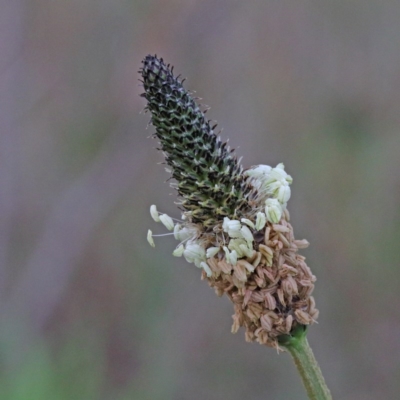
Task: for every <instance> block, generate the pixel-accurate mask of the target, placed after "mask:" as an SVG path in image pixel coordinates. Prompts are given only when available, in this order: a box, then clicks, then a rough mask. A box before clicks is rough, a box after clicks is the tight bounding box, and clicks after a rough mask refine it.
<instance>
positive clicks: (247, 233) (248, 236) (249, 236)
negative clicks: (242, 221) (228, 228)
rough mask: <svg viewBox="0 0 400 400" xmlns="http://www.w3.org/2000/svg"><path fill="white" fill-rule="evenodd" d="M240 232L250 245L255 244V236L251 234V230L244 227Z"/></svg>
mask: <svg viewBox="0 0 400 400" xmlns="http://www.w3.org/2000/svg"><path fill="white" fill-rule="evenodd" d="M240 232H241V234H242V236H243V238H244V239H245V240H246V242H247V243H248V244H251V243H253V241H254V237H253V234H252V233H251V230H250V229H249V228H248V227H247V226H242V228H241V229H240Z"/></svg>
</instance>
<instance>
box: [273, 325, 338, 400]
mask: <svg viewBox="0 0 400 400" xmlns="http://www.w3.org/2000/svg"><path fill="white" fill-rule="evenodd" d="M279 342H280V345H281V346H283V347H284V348H286V349H287V350H288V351H289V353H290V354H291V355H292V357H293V360H294V363H295V364H296V367H297V370H298V371H299V374H300V376H301V379H302V381H303V384H304V386H305V388H306V391H307V394H308V397H309V398H310V400H332V396H331V393H330V391H329V389H328V387H327V386H326V383H325V379H324V377H323V375H322V372H321V369H320V368H319V366H318V363H317V360H316V359H315V357H314V354H313V352H312V350H311V347H310V345H309V344H308V341H307V337H306V330H305V328H304V327H303V326H299V327H298V328H297V329H296V331H295V332H292V335H291V336H289V335H285V336H284V337H281V338H280V340H279Z"/></svg>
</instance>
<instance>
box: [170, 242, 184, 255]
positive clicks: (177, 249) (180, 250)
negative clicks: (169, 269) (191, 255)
mask: <svg viewBox="0 0 400 400" xmlns="http://www.w3.org/2000/svg"><path fill="white" fill-rule="evenodd" d="M184 250H185V248H184V247H183V244H181V245H180V246H178V247H177V248H176V249H175V250H174V251H173V253H172V255H173V256H175V257H182V254H183V252H184Z"/></svg>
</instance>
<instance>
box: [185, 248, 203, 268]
mask: <svg viewBox="0 0 400 400" xmlns="http://www.w3.org/2000/svg"><path fill="white" fill-rule="evenodd" d="M183 256H184V257H185V258H186V261H187V262H189V263H195V264H196V265H197V264H199V263H200V261H205V259H206V251H205V250H204V248H203V247H202V246H200V245H199V244H197V243H188V244H187V245H186V248H185V250H184V252H183Z"/></svg>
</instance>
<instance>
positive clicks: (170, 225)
mask: <svg viewBox="0 0 400 400" xmlns="http://www.w3.org/2000/svg"><path fill="white" fill-rule="evenodd" d="M160 221H161V222H162V223H163V225H164V226H165V227H166V228H167V229H168V230H169V231H172V229H174V221H173V220H172V218H171V217H170V216H169V215H167V214H161V215H160Z"/></svg>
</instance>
